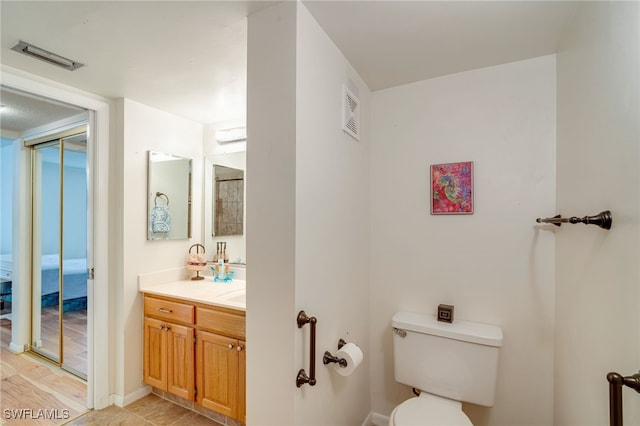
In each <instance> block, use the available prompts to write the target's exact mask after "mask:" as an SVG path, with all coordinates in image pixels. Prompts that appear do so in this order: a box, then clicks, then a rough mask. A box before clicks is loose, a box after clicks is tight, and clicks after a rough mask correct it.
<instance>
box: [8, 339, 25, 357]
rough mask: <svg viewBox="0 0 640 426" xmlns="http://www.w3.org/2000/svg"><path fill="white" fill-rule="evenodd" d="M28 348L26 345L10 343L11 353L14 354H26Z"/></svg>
mask: <svg viewBox="0 0 640 426" xmlns="http://www.w3.org/2000/svg"><path fill="white" fill-rule="evenodd" d="M26 349H27V348H26V346H25V345H18V344H16V343H13V342H11V343H9V350H10V351H11V352H13V353H14V354H21V353H22V352H24V351H25V350H26Z"/></svg>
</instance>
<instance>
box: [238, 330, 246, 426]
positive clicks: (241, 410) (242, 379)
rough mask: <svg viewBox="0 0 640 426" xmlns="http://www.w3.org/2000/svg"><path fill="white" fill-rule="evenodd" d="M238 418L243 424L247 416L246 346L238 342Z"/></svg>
mask: <svg viewBox="0 0 640 426" xmlns="http://www.w3.org/2000/svg"><path fill="white" fill-rule="evenodd" d="M238 348H239V350H238V417H236V420H239V421H240V422H242V423H245V416H246V414H247V405H246V400H247V385H246V383H247V373H246V371H247V369H246V365H247V344H246V343H245V342H243V341H240V342H238Z"/></svg>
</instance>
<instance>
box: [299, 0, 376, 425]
mask: <svg viewBox="0 0 640 426" xmlns="http://www.w3.org/2000/svg"><path fill="white" fill-rule="evenodd" d="M297 17H298V38H297V47H296V51H297V56H296V60H297V64H296V69H297V85H296V90H297V92H296V100H297V108H296V130H297V132H296V139H297V142H296V222H295V225H296V258H295V262H296V294H295V299H296V300H295V305H296V310H305V311H306V312H307V313H308V314H309V315H313V316H316V317H317V318H318V325H317V327H318V332H317V342H316V343H317V349H316V357H317V358H316V359H317V366H316V378H317V380H318V383H317V384H316V386H315V387H309V386H305V387H304V388H302V389H301V390H300V391H298V392H297V393H296V402H295V408H296V414H295V424H297V425H312V424H315V425H359V424H361V423H362V421H363V420H364V419H365V417H366V416H367V414H368V413H369V410H370V398H369V389H370V385H369V360H370V358H369V357H370V351H369V332H368V330H369V321H368V319H369V306H368V293H369V253H368V251H369V250H368V248H369V185H370V184H369V172H370V170H369V162H370V160H369V155H370V147H371V139H370V132H369V130H370V129H369V126H370V110H371V107H370V106H371V92H370V91H369V89H368V88H367V86H366V85H365V83H364V82H363V81H362V79H361V78H360V77H359V76H358V74H357V73H356V72H355V70H354V69H353V68H352V67H351V66H350V65H349V63H348V62H347V61H346V59H345V58H344V56H343V55H342V53H341V52H340V51H339V50H338V48H337V47H336V46H335V45H334V44H333V42H332V41H331V40H330V39H329V37H328V36H327V34H326V33H325V32H324V31H323V30H322V29H321V28H320V26H319V25H318V23H317V22H316V21H315V20H314V19H313V17H312V16H311V14H310V13H309V12H308V11H307V9H306V8H305V7H304V6H302V5H300V6H299V7H298V15H297ZM343 85H347V86H348V87H349V88H350V89H351V91H352V92H354V93H355V94H356V95H357V96H358V97H359V99H360V107H361V116H360V119H361V129H362V132H363V133H362V135H361V138H360V140H359V141H356V140H355V139H353V138H352V137H351V136H349V135H348V134H347V133H345V132H344V131H343V130H342V121H341V117H342V102H343V100H342V99H343ZM292 319H293V318H292ZM305 328H306V329H305V330H304V331H301V332H297V333H296V361H295V365H296V366H298V367H303V366H304V367H305V369H306V370H307V372H308V369H309V347H308V345H309V343H308V334H309V327H308V326H307V327H305ZM340 338H343V339H345V340H347V341H353V342H354V343H356V344H358V345H359V346H360V348H361V349H362V351H363V352H364V354H365V358H364V361H363V363H362V365H361V366H360V367H359V369H358V370H356V371H355V372H354V373H353V374H352V375H351V376H349V377H343V376H340V375H339V374H337V373H336V372H335V371H333V368H327V367H325V366H324V365H323V364H322V354H323V353H324V351H325V350H329V351H330V352H332V353H335V352H336V350H337V345H338V340H339V339H340Z"/></svg>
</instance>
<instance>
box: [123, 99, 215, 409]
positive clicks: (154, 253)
mask: <svg viewBox="0 0 640 426" xmlns="http://www.w3.org/2000/svg"><path fill="white" fill-rule="evenodd" d="M117 120H118V121H119V123H120V126H121V127H122V129H121V130H122V131H121V133H120V134H121V135H122V136H121V140H119V141H118V143H119V144H121V147H120V149H119V150H116V151H115V152H114V153H115V154H116V155H117V157H116V158H115V160H114V161H115V162H116V163H115V164H114V167H117V169H118V170H117V173H118V174H119V179H122V182H121V184H122V187H121V193H120V194H117V195H116V197H117V198H118V199H119V201H118V203H120V202H121V203H122V204H121V206H122V207H121V208H120V209H119V210H115V211H114V212H113V214H114V215H116V216H119V217H120V220H121V223H120V224H119V226H114V228H115V229H119V230H120V232H121V236H120V238H121V249H120V250H117V254H116V255H117V262H118V263H119V265H121V269H120V271H121V273H120V274H119V276H117V277H115V278H114V280H113V282H114V283H120V284H121V286H118V287H117V288H116V289H114V292H115V300H116V302H115V307H114V309H115V311H114V317H115V324H116V327H114V337H115V340H116V342H117V343H116V356H115V370H114V371H115V372H116V376H117V377H116V381H115V401H116V404H118V405H126V404H127V403H129V402H132V400H135V399H136V398H137V397H139V396H140V392H143V391H144V387H145V385H144V383H143V381H142V380H143V371H142V359H143V358H142V343H143V326H142V324H143V309H142V296H141V294H140V293H138V275H139V274H143V273H149V272H157V271H162V270H167V269H171V268H180V267H182V266H184V264H185V260H186V255H187V252H188V250H189V247H190V246H191V245H192V244H195V243H197V242H199V241H200V238H201V234H202V229H201V223H202V203H201V198H202V197H201V196H199V195H198V194H201V193H202V164H201V163H202V140H203V139H202V136H203V127H202V125H201V124H199V123H196V122H192V121H189V120H185V119H183V118H180V117H177V116H174V115H172V114H169V113H166V112H164V111H160V110H157V109H154V108H151V107H148V106H146V105H143V104H140V103H138V102H135V101H132V100H129V99H120V100H119V101H118V117H117ZM149 150H152V151H157V152H163V153H167V154H174V155H177V156H180V157H186V158H191V159H192V160H193V161H192V177H191V183H192V186H191V193H192V205H191V238H190V239H181V240H163V241H147V151H149ZM116 164H119V165H120V166H116ZM117 208H118V206H114V209H117Z"/></svg>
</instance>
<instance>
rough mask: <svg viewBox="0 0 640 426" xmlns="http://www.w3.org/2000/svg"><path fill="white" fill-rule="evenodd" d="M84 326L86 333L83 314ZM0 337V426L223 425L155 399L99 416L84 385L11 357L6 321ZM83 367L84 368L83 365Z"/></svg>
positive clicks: (0, 324)
mask: <svg viewBox="0 0 640 426" xmlns="http://www.w3.org/2000/svg"><path fill="white" fill-rule="evenodd" d="M65 315H67V313H65ZM84 321H85V325H84V327H85V333H86V314H85V319H84ZM78 323H79V324H76V326H78V325H79V326H80V327H82V321H81V319H79V320H78ZM0 334H1V336H0V379H1V380H0V413H1V414H0V416H1V417H0V424H2V425H7V426H13V425H21V426H23V425H25V426H31V425H63V424H64V425H96V426H103V425H114V426H115V425H122V426H138V425H140V426H165V425H171V426H173V425H193V426H200V425H212V426H221V425H224V424H225V422H224V420H221V421H220V422H216V421H214V420H212V419H210V418H207V417H205V416H202V415H200V414H198V413H196V412H194V411H192V410H190V409H187V408H184V407H182V406H180V405H178V404H175V403H173V402H171V401H168V400H166V399H163V398H160V397H158V396H156V395H154V394H151V395H148V396H146V397H144V398H142V399H140V400H138V401H136V402H134V403H132V404H130V405H128V406H127V407H125V408H119V407H116V406H114V405H112V406H110V407H107V408H105V409H103V410H99V411H96V410H87V409H86V400H87V397H86V394H87V386H86V383H85V382H84V381H82V380H80V379H78V378H77V377H75V376H72V375H70V374H68V373H66V372H64V371H62V370H61V369H59V368H57V367H54V366H52V365H50V364H48V363H47V362H46V361H44V360H41V359H39V358H37V357H35V356H32V355H29V354H14V353H13V352H11V351H9V342H10V341H11V321H10V320H9V319H7V318H2V319H0ZM43 337H44V336H43ZM85 356H86V355H85ZM84 363H85V364H84V365H86V360H85V361H84ZM221 417H224V416H221ZM234 425H235V424H234Z"/></svg>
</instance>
